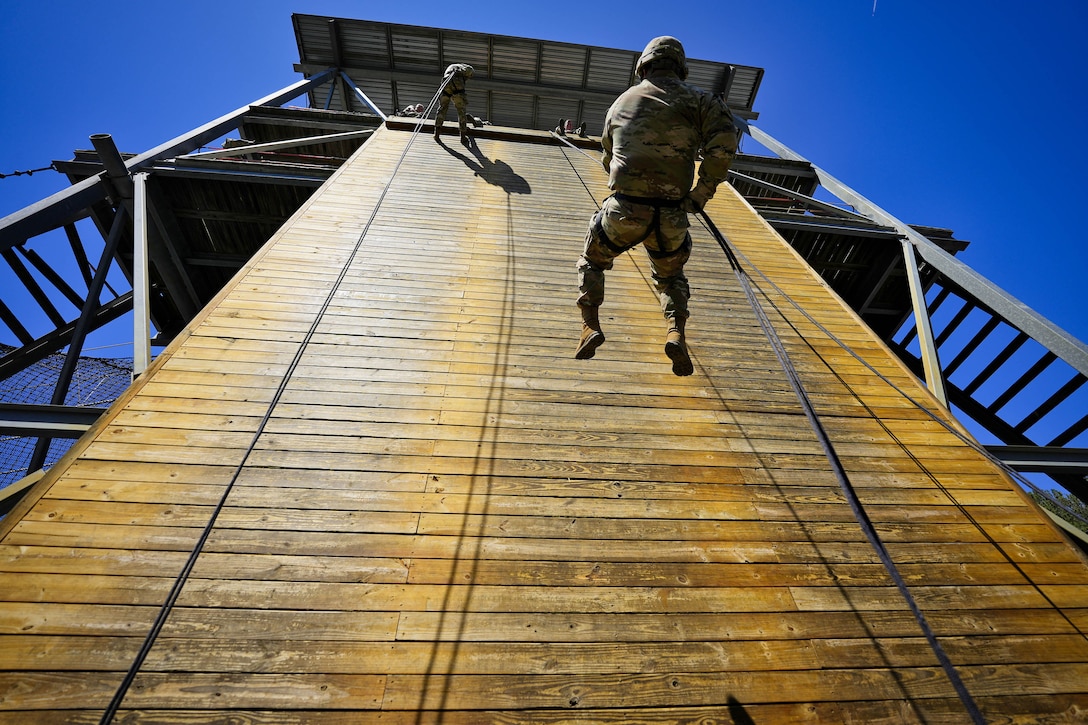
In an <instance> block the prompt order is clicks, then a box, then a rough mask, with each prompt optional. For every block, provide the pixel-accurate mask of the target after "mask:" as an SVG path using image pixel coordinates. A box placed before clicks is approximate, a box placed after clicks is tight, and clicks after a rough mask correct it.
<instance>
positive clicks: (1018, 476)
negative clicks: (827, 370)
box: [733, 249, 1088, 526]
mask: <svg viewBox="0 0 1088 725" xmlns="http://www.w3.org/2000/svg"><path fill="white" fill-rule="evenodd" d="M733 251H734V253H735V254H736V255H737V256H738V258H740V259H743V260H744V261H745V262H747V263H748V265H749V266H751V267H752V268H753V269H755V271H756V274H758V275H759V276H760V277H761V278H762V279H763V280H764V281H765V282H766V283H767V284H769V285H770V286H771V288H772V289H773V290H774V291H775V292H777V293H778V294H779V295H781V296H782V298H783V299H785V300H786V301H787V302H788V303H789V304H790V306H791V307H793V308H794V309H795V310H797V311H798V312H800V313H801V314H802V315H804V317H805V319H806V320H808V321H809V322H811V323H812V324H813V325H814V326H815V327H816V328H817V329H818V330H820V332H822V333H823V334H824V335H826V336H827V338H828V339H829V340H831V341H832V342H834V343H835V344H836V345H838V346H839V347H840V348H842V350H843V351H844V352H846V353H848V354H849V355H850V356H851V357H853V358H854V359H855V360H856V361H857V362H859V363H861V365H863V366H864V367H865V368H866V369H867V370H868V371H869V372H871V373H873V374H874V375H876V376H877V378H879V379H880V380H881V381H883V382H884V383H886V384H887V385H888V387H890V388H891V389H892V390H893V391H895V392H896V393H898V394H899V395H900V396H902V398H903V399H904V400H906V401H907V402H908V403H910V404H911V405H913V406H914V407H915V408H917V409H918V410H920V411H922V412H923V413H925V414H926V415H927V416H928V417H929V418H930V419H932V420H933V421H934V422H935V423H938V424H939V425H940V426H941V427H942V428H944V429H945V430H946V431H947V432H948V433H951V434H952V435H953V436H955V437H956V438H958V439H959V441H960V442H961V443H963V444H964V445H966V446H968V447H969V448H971V449H972V450H973V451H975V452H976V453H978V454H979V455H981V456H982V457H984V458H985V459H986V460H988V461H990V462H991V463H992V464H994V466H996V467H997V468H1000V469H1001V471H1002V472H1003V473H1005V474H1006V475H1008V476H1009V477H1011V478H1012V479H1014V480H1015V481H1017V482H1019V483H1021V484H1023V485H1024V486H1026V487H1027V488H1030V489H1031V490H1032V491H1033V492H1034V493H1036V494H1038V495H1039V496H1042V497H1043V498H1045V499H1046V500H1048V501H1049V502H1050V503H1051V504H1053V505H1054V506H1057V507H1058V508H1059V509H1061V510H1062V511H1064V512H1065V513H1067V514H1069V515H1070V516H1072V517H1074V518H1075V519H1076V520H1077V521H1079V522H1080V523H1081V524H1082V525H1085V526H1088V519H1085V518H1084V516H1082V515H1081V514H1080V513H1078V512H1077V511H1075V510H1073V509H1071V508H1069V507H1068V506H1065V505H1064V504H1062V502H1061V501H1059V500H1057V499H1056V498H1054V496H1053V495H1052V494H1051V493H1050V492H1049V491H1047V490H1045V489H1042V488H1040V487H1039V486H1038V485H1036V484H1035V483H1034V482H1033V481H1031V480H1030V479H1029V478H1027V477H1026V476H1024V474H1022V473H1021V472H1020V471H1017V470H1016V469H1014V468H1012V467H1011V466H1009V464H1007V463H1005V462H1004V461H1002V460H1001V459H1000V458H998V457H997V456H995V455H994V454H993V453H991V452H990V451H988V450H986V447H985V446H983V445H982V444H981V443H979V442H978V441H976V440H974V439H972V438H971V437H970V436H968V435H965V434H964V433H962V432H961V431H959V430H956V428H955V427H954V426H953V425H952V424H951V423H949V422H948V421H947V420H946V419H945V418H944V417H943V416H940V415H937V413H935V412H934V411H932V410H931V409H930V408H928V407H927V406H925V405H923V404H922V402H921V401H920V400H918V399H917V398H914V397H913V396H911V395H910V393H908V392H907V391H905V390H903V389H902V388H900V387H899V386H898V385H896V384H895V382H894V381H892V380H891V379H890V378H888V377H887V376H886V375H884V374H883V373H882V372H880V371H879V370H877V369H876V368H875V367H873V366H872V365H871V364H870V363H869V361H868V360H866V359H865V358H863V357H861V356H860V355H859V354H858V353H857V352H856V351H855V350H854V349H853V348H851V347H850V346H849V345H847V344H846V343H845V342H843V340H842V339H840V338H839V337H838V336H837V335H836V334H835V333H833V332H831V330H828V329H827V328H826V327H825V326H824V325H822V324H820V322H819V320H817V319H816V318H814V317H813V316H812V315H811V314H809V313H808V311H807V310H805V308H803V307H801V305H799V304H798V303H797V301H796V300H794V299H793V298H792V297H790V296H789V295H788V294H786V292H785V291H784V290H783V289H782V288H781V287H779V286H778V285H777V284H775V282H774V280H772V279H770V278H769V277H767V275H765V274H764V273H763V272H762V271H761V270H760V269H759V268H758V267H756V266H755V265H754V264H752V262H751V260H749V259H748V258H747V257H745V256H744V253H743V252H741V251H740V250H736V249H735V250H733ZM761 291H762V290H761ZM763 294H764V297H767V299H768V302H769V303H770V304H771V306H773V307H775V309H777V306H776V305H775V304H774V302H773V301H771V300H770V298H769V297H768V296H767V294H766V292H764V293H763ZM779 314H781V315H782V317H783V318H785V315H784V314H782V312H781V310H779ZM829 367H830V366H829ZM855 397H857V394H856V393H855Z"/></svg>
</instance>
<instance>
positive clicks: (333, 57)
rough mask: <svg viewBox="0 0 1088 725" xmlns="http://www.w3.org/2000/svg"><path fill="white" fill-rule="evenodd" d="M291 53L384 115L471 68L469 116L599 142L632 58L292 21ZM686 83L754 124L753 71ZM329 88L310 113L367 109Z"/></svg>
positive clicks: (560, 46)
mask: <svg viewBox="0 0 1088 725" xmlns="http://www.w3.org/2000/svg"><path fill="white" fill-rule="evenodd" d="M292 20H293V22H294V26H295V39H296V41H297V43H298V49H299V65H298V67H297V70H299V71H300V72H302V73H304V74H305V75H307V76H309V75H311V74H313V73H316V72H320V71H322V70H324V69H326V68H328V67H329V66H337V67H339V68H341V69H342V70H344V72H346V73H347V74H348V76H349V77H350V78H351V79H352V80H353V81H354V82H355V83H356V84H357V85H358V86H359V88H360V89H361V90H362V91H363V93H365V94H366V95H367V97H368V98H369V99H370V100H371V101H372V102H373V103H374V104H375V105H377V106H378V108H380V109H381V110H382V112H383V113H385V114H386V115H392V114H394V113H395V112H396V111H397V110H398V109H402V108H404V107H405V106H407V105H409V104H414V103H423V104H425V105H426V104H427V103H428V102H429V101H430V99H431V97H432V96H433V95H434V93H435V91H436V90H437V88H438V82H439V80H440V78H441V76H442V72H443V71H444V70H445V68H446V66H447V65H449V64H450V63H468V64H470V65H471V66H473V68H474V69H475V70H476V75H475V76H474V78H473V80H472V83H471V86H470V91H469V93H470V106H469V112H470V113H472V114H473V115H475V116H480V117H482V118H485V119H487V120H488V121H490V122H491V123H493V124H495V125H499V126H514V127H519V128H533V129H538V130H546V129H550V128H553V127H554V126H555V125H556V123H557V122H558V120H559V119H560V118H570V119H573V120H575V121H579V122H580V121H582V120H584V121H586V123H587V130H588V131H589V133H591V134H599V133H600V131H601V124H602V123H603V120H604V112H605V110H607V108H608V106H609V105H610V104H611V102H612V101H613V100H614V99H615V97H616V96H617V95H618V94H619V93H621V92H622V91H623V90H625V89H626V88H628V87H629V86H630V85H631V84H632V82H633V81H634V69H635V62H636V61H637V60H638V57H639V55H640V53H641V49H639V50H618V49H615V48H602V47H598V46H590V45H576V44H573V43H560V42H556V41H550V40H534V39H530V38H515V37H509V36H503V35H491V34H487V33H474V32H468V31H463V30H444V29H441V28H424V27H417V26H413V25H398V24H393V23H380V22H374V21H370V20H351V19H347V18H333V17H329V16H324V15H302V14H295V15H294V16H292ZM688 66H689V72H690V75H689V78H688V80H689V81H690V82H691V83H694V84H695V85H697V86H699V87H700V88H703V89H705V90H708V91H711V92H712V93H716V94H724V96H725V98H726V100H727V102H728V103H729V107H730V108H731V109H733V111H734V113H736V114H737V115H739V116H742V117H744V118H754V117H755V115H756V114H755V113H754V111H753V105H754V102H755V96H756V92H757V91H758V90H759V84H760V81H761V80H762V78H763V69H762V68H755V67H752V66H741V65H731V64H728V63H721V62H717V61H710V60H699V59H689V60H688ZM329 90H330V89H329V87H328V86H326V87H324V88H320V89H318V90H316V91H314V92H313V93H312V94H311V103H312V105H313V106H315V107H317V108H322V107H325V106H326V103H327V107H328V108H331V109H336V110H348V111H363V112H365V111H367V110H368V109H367V107H366V105H365V104H364V103H363V102H362V101H361V100H359V99H358V98H356V97H354V96H353V94H351V93H344V92H343V89H336V90H334V91H333V93H332V97H331V99H330V98H328V96H329Z"/></svg>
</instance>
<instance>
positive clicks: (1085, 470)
mask: <svg viewBox="0 0 1088 725" xmlns="http://www.w3.org/2000/svg"><path fill="white" fill-rule="evenodd" d="M986 450H987V451H989V452H990V453H991V454H992V455H993V456H994V457H996V458H997V459H998V460H999V461H1001V462H1002V463H1004V464H1005V465H1006V466H1008V467H1009V468H1011V469H1013V470H1014V471H1020V472H1021V473H1048V474H1051V473H1053V474H1063V475H1068V474H1076V475H1078V476H1088V448H1056V447H1053V446H986Z"/></svg>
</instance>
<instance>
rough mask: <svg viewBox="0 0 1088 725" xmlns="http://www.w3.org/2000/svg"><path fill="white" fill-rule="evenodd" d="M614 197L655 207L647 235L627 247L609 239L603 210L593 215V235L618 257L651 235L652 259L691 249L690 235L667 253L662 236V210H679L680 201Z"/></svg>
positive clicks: (649, 253) (623, 196)
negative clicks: (655, 244)
mask: <svg viewBox="0 0 1088 725" xmlns="http://www.w3.org/2000/svg"><path fill="white" fill-rule="evenodd" d="M553 135H557V134H553ZM612 197H614V198H616V199H619V200H620V201H625V202H627V203H628V204H642V205H643V206H649V207H653V210H654V218H653V221H651V222H650V225H649V227H648V228H647V229H646V233H645V234H643V235H642V237H640V238H639V239H637V240H635V241H633V242H631V243H630V244H626V245H623V244H617V243H616V242H614V241H612V239H611V238H609V236H608V234H607V233H606V232H605V231H604V225H603V224H602V222H601V217H602V216H603V215H604V212H603V211H602V210H600V209H598V210H597V213H596V214H594V215H593V222H592V224H593V233H594V234H595V235H597V237H598V239H600V241H601V243H602V244H603V245H604V246H606V247H608V249H610V250H611V251H612V252H613V253H614V254H615V255H616V256H617V257H618V256H619V255H621V254H623V253H624V252H626V251H628V250H630V249H634V248H635V247H637V246H638V245H640V244H642V243H643V242H645V241H646V240H647V239H649V238H650V235H651V234H653V235H654V236H655V237H656V239H657V249H650V248H649V247H646V254H648V255H650V257H652V258H653V259H656V260H660V259H670V258H671V257H675V256H676V255H678V254H681V253H683V252H685V251H688V250H690V249H691V235H690V234H687V235H685V236H684V241H683V243H682V244H681V245H680V246H679V247H677V248H676V249H673V250H672V251H666V250H665V249H664V246H665V240H664V238H663V237H662V236H661V210H662V209H679V208H680V205H681V200H680V199H659V198H656V197H651V196H632V195H631V194H622V193H620V192H618V191H617V192H616V193H614V194H612ZM606 201H607V200H606Z"/></svg>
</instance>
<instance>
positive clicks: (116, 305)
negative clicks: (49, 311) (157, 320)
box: [0, 292, 132, 380]
mask: <svg viewBox="0 0 1088 725" xmlns="http://www.w3.org/2000/svg"><path fill="white" fill-rule="evenodd" d="M130 309H132V293H131V292H125V293H124V294H122V295H119V296H118V297H117V298H115V299H113V300H111V301H110V302H107V303H106V304H104V305H102V306H101V307H99V308H98V309H96V310H95V311H94V327H93V329H95V330H97V329H98V328H100V327H102V326H103V325H107V324H109V323H111V322H113V321H114V320H116V319H117V318H119V317H121V316H122V315H124V314H125V313H126V312H128V311H129V310H130ZM75 326H76V323H75V322H70V323H67V324H66V325H64V326H63V327H58V328H57V329H55V330H52V331H50V332H49V334H47V335H43V336H42V337H39V338H38V339H36V340H31V341H30V342H27V343H25V344H24V345H23V346H22V347H21V348H19V349H17V350H13V351H12V352H10V353H8V354H7V355H5V356H4V357H3V359H0V380H7V379H8V378H10V377H11V376H12V375H14V374H16V373H17V372H19V371H20V370H25V369H27V368H28V367H30V366H31V365H33V364H34V363H36V362H39V361H41V360H44V359H45V358H47V357H49V356H50V355H52V354H53V353H55V352H57V351H58V350H60V349H62V348H63V347H64V346H65V345H67V344H68V343H69V342H70V341H71V339H72V335H73V334H74V332H75Z"/></svg>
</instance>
